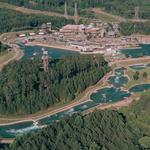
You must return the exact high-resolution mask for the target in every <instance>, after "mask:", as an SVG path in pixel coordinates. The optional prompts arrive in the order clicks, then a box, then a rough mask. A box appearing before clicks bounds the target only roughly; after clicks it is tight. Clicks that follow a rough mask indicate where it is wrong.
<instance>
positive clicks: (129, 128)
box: [5, 92, 150, 150]
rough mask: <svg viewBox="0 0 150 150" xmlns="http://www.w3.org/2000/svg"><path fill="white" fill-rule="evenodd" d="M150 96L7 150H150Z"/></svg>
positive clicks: (71, 120)
mask: <svg viewBox="0 0 150 150" xmlns="http://www.w3.org/2000/svg"><path fill="white" fill-rule="evenodd" d="M149 108H150V94H149V92H147V93H146V94H144V95H143V96H142V97H141V98H140V100H138V101H134V102H133V103H132V104H131V105H130V106H126V107H124V108H122V109H121V110H101V111H100V110H95V111H94V112H92V113H90V114H86V115H82V114H74V115H73V116H72V117H66V118H65V119H63V120H61V121H59V122H54V123H53V124H51V125H50V126H48V127H47V128H45V129H41V130H38V131H37V132H32V133H28V134H26V135H24V136H21V137H18V138H17V139H16V141H15V142H14V143H12V144H11V145H10V147H8V148H6V149H5V150H27V149H28V150H49V149H52V150H80V149H82V150H148V149H149V148H150V109H149Z"/></svg>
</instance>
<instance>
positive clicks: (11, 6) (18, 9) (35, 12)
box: [0, 2, 74, 19]
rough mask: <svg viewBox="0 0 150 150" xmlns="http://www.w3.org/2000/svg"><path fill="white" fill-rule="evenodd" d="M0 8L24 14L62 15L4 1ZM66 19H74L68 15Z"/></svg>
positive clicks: (0, 3)
mask: <svg viewBox="0 0 150 150" xmlns="http://www.w3.org/2000/svg"><path fill="white" fill-rule="evenodd" d="M0 8H7V9H12V10H15V11H18V12H21V13H24V14H36V15H45V16H58V17H64V15H63V14H60V13H56V12H51V11H41V10H34V9H29V8H25V7H18V6H15V5H11V4H8V3H4V2H0ZM68 19H74V16H68Z"/></svg>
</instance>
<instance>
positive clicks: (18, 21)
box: [0, 8, 74, 33]
mask: <svg viewBox="0 0 150 150" xmlns="http://www.w3.org/2000/svg"><path fill="white" fill-rule="evenodd" d="M0 20H1V21H0V33H5V32H11V31H21V30H27V29H33V28H34V29H35V28H37V27H39V26H41V25H42V24H43V23H47V22H51V23H52V27H53V29H56V28H60V27H62V26H64V25H66V24H69V23H74V21H73V20H67V19H65V18H62V17H50V16H43V15H33V14H32V15H25V14H22V13H19V12H17V11H14V10H9V9H5V8H0Z"/></svg>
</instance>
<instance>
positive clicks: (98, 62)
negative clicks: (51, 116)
mask: <svg viewBox="0 0 150 150" xmlns="http://www.w3.org/2000/svg"><path fill="white" fill-rule="evenodd" d="M93 57H94V56H93V55H81V56H74V57H67V58H62V59H59V60H56V59H51V60H50V61H49V71H48V72H47V73H45V72H44V71H43V70H42V69H41V68H40V67H41V61H39V60H37V61H18V62H14V63H11V64H9V65H7V66H5V67H4V68H3V70H2V71H1V72H0V114H1V115H2V114H4V115H6V114H9V115H10V114H11V115H13V114H33V113H35V112H37V111H40V110H42V109H46V108H48V107H52V106H53V105H54V104H58V103H59V104H60V103H61V104H63V103H67V102H69V101H72V100H74V99H75V98H76V97H77V96H78V95H79V94H80V93H81V92H83V91H84V90H85V89H86V88H87V87H89V86H91V85H94V84H95V83H97V82H98V81H99V80H100V79H101V78H102V77H103V76H104V75H105V73H107V72H108V71H109V67H108V66H107V62H106V61H105V60H104V58H103V57H102V56H101V55H96V57H94V58H93ZM14 68H15V70H14ZM62 89H63V92H62Z"/></svg>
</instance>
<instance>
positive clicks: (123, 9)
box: [0, 0, 150, 19]
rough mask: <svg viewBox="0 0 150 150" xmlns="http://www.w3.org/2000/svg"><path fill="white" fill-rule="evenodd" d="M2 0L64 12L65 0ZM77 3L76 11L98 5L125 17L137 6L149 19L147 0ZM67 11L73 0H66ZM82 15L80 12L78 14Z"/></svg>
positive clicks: (133, 11) (71, 12) (87, 0)
mask: <svg viewBox="0 0 150 150" xmlns="http://www.w3.org/2000/svg"><path fill="white" fill-rule="evenodd" d="M0 1H3V2H7V3H11V4H15V5H18V6H24V7H28V8H32V9H40V10H52V11H56V12H59V13H63V12H64V1H65V0H0ZM76 1H77V3H78V11H79V13H80V12H82V10H83V9H87V8H91V7H99V8H102V9H104V10H106V11H107V12H110V13H113V14H116V15H120V16H124V17H126V18H134V15H135V7H139V17H140V18H142V19H150V13H149V12H150V1H149V0H76ZM67 2H68V12H69V13H70V14H71V15H73V12H74V9H73V7H74V4H73V3H74V0H67ZM80 15H82V14H80Z"/></svg>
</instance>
